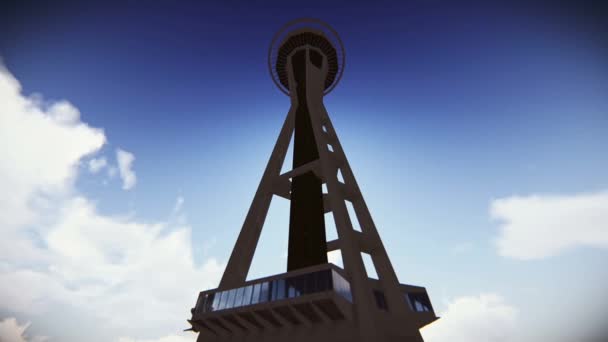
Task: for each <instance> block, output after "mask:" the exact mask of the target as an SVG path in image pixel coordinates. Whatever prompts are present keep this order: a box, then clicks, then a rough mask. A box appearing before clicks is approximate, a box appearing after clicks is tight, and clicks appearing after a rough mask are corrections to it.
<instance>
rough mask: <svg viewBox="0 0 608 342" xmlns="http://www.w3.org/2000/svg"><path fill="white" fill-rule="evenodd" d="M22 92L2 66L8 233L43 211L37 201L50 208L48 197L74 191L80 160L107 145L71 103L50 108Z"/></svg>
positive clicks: (1, 164)
mask: <svg viewBox="0 0 608 342" xmlns="http://www.w3.org/2000/svg"><path fill="white" fill-rule="evenodd" d="M20 92H21V85H20V84H19V82H18V81H17V80H16V79H15V78H14V77H13V76H12V75H11V74H10V73H9V72H8V71H7V70H6V69H5V68H4V67H2V66H1V65H0V156H1V158H0V175H1V177H0V189H2V193H3V194H4V195H3V196H1V197H0V226H1V227H3V229H7V228H8V227H15V226H20V225H23V224H27V223H30V222H32V221H34V220H35V219H36V218H37V216H38V214H39V212H37V211H36V210H33V208H32V206H31V205H30V204H32V202H35V204H36V205H38V206H39V207H45V206H46V205H48V202H49V198H48V196H50V195H58V194H61V193H63V192H65V191H66V190H69V189H70V187H71V184H72V182H73V180H74V178H75V176H76V172H77V168H76V166H77V163H78V161H79V160H80V158H82V157H83V156H86V155H89V154H92V153H93V152H95V151H97V150H98V149H99V148H100V147H101V146H102V145H103V144H104V143H105V136H104V134H103V131H102V130H100V129H96V128H92V127H90V126H88V125H86V124H84V123H82V122H79V121H77V120H78V119H77V118H78V117H79V113H78V110H77V109H76V108H74V107H73V106H72V105H71V104H70V103H69V102H67V101H59V102H55V103H50V104H46V103H43V102H42V101H40V99H39V98H28V97H24V96H23V95H21V93H20ZM9 194H10V196H9ZM2 240H4V241H6V240H7V239H6V238H5V237H3V239H2ZM9 240H10V239H9ZM0 250H2V248H1V247H0Z"/></svg>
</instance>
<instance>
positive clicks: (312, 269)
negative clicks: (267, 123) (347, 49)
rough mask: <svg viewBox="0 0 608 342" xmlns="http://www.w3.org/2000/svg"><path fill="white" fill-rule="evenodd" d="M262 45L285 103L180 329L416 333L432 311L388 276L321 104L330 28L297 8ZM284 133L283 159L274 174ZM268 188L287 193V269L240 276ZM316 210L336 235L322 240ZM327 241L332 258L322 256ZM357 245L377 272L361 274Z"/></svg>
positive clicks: (334, 39)
mask: <svg viewBox="0 0 608 342" xmlns="http://www.w3.org/2000/svg"><path fill="white" fill-rule="evenodd" d="M268 55H269V56H268V67H269V70H270V73H271V75H272V79H273V81H274V82H275V84H276V85H277V86H278V87H279V89H280V90H281V91H282V92H284V93H285V94H287V95H288V96H289V97H290V99H291V108H290V110H289V112H288V114H287V118H286V119H285V122H284V123H283V127H282V129H281V132H280V134H279V137H278V139H277V142H276V144H275V146H274V149H273V151H272V154H271V156H270V160H269V161H268V164H267V166H266V169H265V171H264V174H263V176H262V180H261V182H260V184H259V187H258V189H257V192H256V194H255V197H254V199H253V202H252V204H251V207H250V208H249V212H248V213H247V216H246V218H245V222H244V224H243V227H242V229H241V232H240V234H239V236H238V239H237V241H236V245H235V247H234V249H233V250H232V254H231V256H230V259H229V261H228V264H227V266H226V269H225V271H224V274H223V277H222V279H221V281H220V284H219V287H218V288H217V289H212V290H207V291H203V292H201V293H200V294H199V297H198V300H197V303H196V306H195V307H194V308H193V309H192V310H191V312H192V318H191V319H190V320H189V322H190V324H191V325H192V328H191V329H190V330H193V331H195V332H199V337H198V341H199V342H203V341H290V342H299V341H317V342H324V341H402V342H409V341H422V337H421V336H420V333H419V329H420V328H421V327H422V326H424V325H426V324H429V323H431V322H433V321H435V320H436V319H437V317H436V316H435V312H434V311H433V307H432V305H431V302H430V300H429V297H428V295H427V292H426V289H425V288H423V287H418V286H413V285H405V284H400V283H399V280H398V279H397V275H396V274H395V271H394V269H393V267H392V265H391V262H390V260H389V258H388V255H387V253H386V250H385V249H384V245H383V244H382V241H381V239H380V236H379V235H378V231H377V230H376V226H375V225H374V221H373V220H372V217H371V215H370V213H369V210H368V208H367V205H366V204H365V201H364V199H363V196H362V194H361V191H360V189H359V186H358V185H357V182H356V180H355V177H354V175H353V172H352V170H351V168H350V166H349V164H348V161H347V159H346V155H345V154H344V151H343V149H342V146H341V145H340V141H339V140H338V136H337V135H336V131H335V130H334V127H333V125H332V123H331V120H330V118H329V116H328V114H327V112H326V110H325V107H324V105H323V97H324V96H325V95H326V94H328V93H329V92H330V91H331V90H333V88H334V87H335V86H336V84H337V83H338V82H339V80H340V78H341V75H342V73H343V71H344V62H345V55H344V48H343V45H342V42H341V40H340V38H339V36H338V35H337V33H336V32H335V31H334V30H333V29H332V28H330V27H329V26H328V25H327V24H324V23H323V22H321V21H318V20H313V19H299V20H297V21H294V22H291V23H288V24H287V25H285V26H284V27H283V28H282V29H281V30H279V32H278V33H277V34H276V35H275V37H274V39H273V41H272V43H271V46H270V49H269V53H268ZM292 135H293V144H294V145H293V169H292V170H291V171H288V172H285V173H282V174H281V167H282V165H283V162H284V160H285V156H286V154H287V150H288V147H289V143H290V140H291V137H292ZM338 174H341V175H342V178H343V179H342V180H340V179H339V178H338ZM323 184H325V186H326V188H327V193H323ZM273 196H281V197H283V198H286V199H288V200H290V221H289V246H288V261H287V272H286V273H282V274H278V275H273V276H269V277H265V278H261V279H255V280H249V281H247V280H246V278H247V273H248V271H249V268H250V266H251V261H252V259H253V256H254V253H255V249H256V246H257V243H258V240H259V237H260V234H261V231H262V227H263V225H264V220H265V218H266V215H267V213H268V209H269V207H270V202H271V200H272V197H273ZM347 205H349V206H350V205H352V207H353V208H354V213H355V215H354V217H353V216H349V212H348V209H347ZM326 213H331V215H332V216H333V219H334V221H335V226H336V230H337V234H338V238H337V239H336V240H332V241H326V237H325V222H324V217H325V214H326ZM355 220H356V221H358V223H359V224H358V226H359V227H360V230H356V229H353V227H354V226H353V222H355ZM336 250H340V252H341V254H342V260H343V265H344V267H343V268H342V267H339V266H336V265H334V264H331V263H328V262H327V253H328V252H330V251H336ZM363 254H368V255H369V256H371V259H372V261H373V266H374V268H375V269H376V273H377V275H378V279H373V278H370V277H369V276H368V274H367V273H366V269H365V265H364V262H363V256H362V255H363Z"/></svg>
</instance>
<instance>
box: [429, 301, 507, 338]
mask: <svg viewBox="0 0 608 342" xmlns="http://www.w3.org/2000/svg"><path fill="white" fill-rule="evenodd" d="M439 316H441V319H439V320H438V321H435V322H434V323H433V324H430V325H428V326H426V327H424V328H423V329H421V331H420V332H421V334H422V336H423V337H424V340H425V341H426V342H511V341H514V340H516V333H517V316H518V310H517V309H516V308H514V307H513V306H511V305H509V304H507V303H506V302H505V300H504V298H502V297H501V296H500V295H497V294H492V293H490V294H481V295H479V296H465V297H458V298H456V299H454V300H453V301H451V302H450V303H449V304H448V306H447V309H446V310H445V312H443V313H440V314H439Z"/></svg>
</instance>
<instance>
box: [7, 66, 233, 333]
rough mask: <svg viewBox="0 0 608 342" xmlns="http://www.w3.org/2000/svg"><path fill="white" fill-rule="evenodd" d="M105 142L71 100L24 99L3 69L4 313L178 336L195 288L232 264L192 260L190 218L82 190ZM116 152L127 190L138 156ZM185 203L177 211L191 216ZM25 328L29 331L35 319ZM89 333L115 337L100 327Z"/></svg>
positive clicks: (69, 325)
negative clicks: (110, 201) (116, 211)
mask: <svg viewBox="0 0 608 342" xmlns="http://www.w3.org/2000/svg"><path fill="white" fill-rule="evenodd" d="M105 141H106V138H105V134H104V132H103V130H101V129H99V128H94V127H91V126H89V125H87V124H86V123H84V122H82V121H81V116H80V112H79V111H78V110H77V109H76V108H75V107H74V106H73V105H72V104H70V103H69V102H67V101H56V102H45V101H44V100H43V99H42V97H41V96H35V97H27V96H24V95H23V94H21V86H20V85H19V82H18V81H17V80H16V79H15V78H14V77H13V76H12V75H11V74H10V73H9V72H8V71H7V70H6V69H5V68H0V189H2V193H3V195H2V196H0V233H1V234H2V239H0V312H3V311H4V312H15V313H18V314H21V315H24V316H26V317H47V318H48V317H49V315H51V314H52V315H56V314H58V311H57V308H58V307H60V308H62V310H67V309H68V308H70V310H74V311H75V312H76V313H77V314H76V316H77V317H78V318H77V320H79V319H80V317H81V316H82V317H85V316H86V317H92V318H93V320H94V322H95V323H94V324H91V326H98V327H99V329H103V333H104V334H110V335H112V332H116V333H114V335H113V336H114V340H118V338H119V337H120V336H129V337H130V338H140V337H146V338H149V337H154V336H165V337H164V338H165V340H163V339H162V338H161V339H160V340H159V341H173V340H167V339H169V338H176V337H175V336H180V335H176V332H179V331H181V330H182V329H184V328H186V327H187V322H186V318H188V317H189V314H190V312H189V308H191V307H192V306H193V305H194V302H195V301H196V294H197V292H198V291H199V290H200V289H201V288H208V287H213V286H215V285H216V283H217V281H218V280H219V277H220V275H221V272H222V270H223V268H224V265H223V263H221V262H219V261H218V260H216V259H213V258H208V259H207V260H206V261H205V262H204V263H202V264H200V265H198V264H195V263H194V260H193V255H192V242H191V236H190V232H191V228H190V226H189V225H188V224H187V222H186V221H185V220H177V222H174V221H175V220H171V218H169V219H168V220H166V221H165V222H142V221H140V220H138V219H136V218H135V217H134V215H106V214H103V213H100V212H99V210H98V208H97V206H96V204H95V202H94V201H93V200H91V199H90V198H88V197H87V196H86V195H84V194H81V193H79V191H78V189H77V188H76V187H75V180H76V179H77V177H78V176H79V175H78V165H79V163H81V162H82V161H83V160H84V159H85V158H88V157H89V156H91V155H93V154H95V153H97V152H98V151H99V150H100V148H101V147H102V146H103V145H104V143H105ZM16 147H18V148H16ZM117 159H118V164H119V167H120V174H121V177H122V178H123V181H124V187H125V188H131V187H132V186H134V184H135V181H136V180H135V174H134V173H133V171H132V170H131V167H132V163H133V160H134V157H133V155H132V154H131V153H128V152H126V151H122V150H119V151H117ZM6 194H10V196H8V195H6ZM183 201H184V200H183V198H182V199H178V201H177V204H176V207H175V208H174V210H173V212H172V215H177V216H178V217H185V216H184V215H183V213H181V211H182V204H181V203H183ZM169 209H170V208H169ZM42 319H45V318H42ZM45 320H46V319H45ZM32 321H33V322H34V324H35V325H36V326H38V325H37V324H36V321H35V319H32ZM79 323H80V322H78V321H74V320H66V321H65V326H56V325H52V329H56V330H54V333H53V332H49V333H48V335H50V336H51V337H53V338H55V339H57V340H64V339H62V338H60V337H59V338H58V337H56V336H54V335H57V334H61V333H62V332H67V331H69V332H70V333H72V332H77V330H78V329H79V328H78V326H79ZM4 325H5V326H9V325H10V326H11V327H13V328H15V327H14V326H15V325H16V322H13V321H9V322H8V323H6V322H5V323H4ZM19 327H21V329H22V330H16V331H17V332H19V331H21V336H23V333H24V332H25V329H26V328H27V326H25V328H23V327H24V326H23V325H21V326H19ZM7 329H8V328H7ZM13 330H14V329H13ZM13 330H11V331H13ZM125 332H127V333H125ZM81 334H85V336H87V340H90V341H107V339H103V338H102V337H99V336H98V335H99V334H97V333H96V332H95V331H81ZM0 336H2V335H0ZM16 336H19V335H16ZM184 336H187V335H184ZM5 339H6V340H8V338H6V337H2V341H4V340H5ZM78 340H82V339H78ZM18 341H19V340H18ZM135 341H138V340H135ZM144 341H145V340H144Z"/></svg>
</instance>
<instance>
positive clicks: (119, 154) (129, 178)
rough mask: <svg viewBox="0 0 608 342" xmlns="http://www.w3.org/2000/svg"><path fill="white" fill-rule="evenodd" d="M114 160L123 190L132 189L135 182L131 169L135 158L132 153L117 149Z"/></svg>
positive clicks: (133, 172) (135, 178)
mask: <svg viewBox="0 0 608 342" xmlns="http://www.w3.org/2000/svg"><path fill="white" fill-rule="evenodd" d="M116 160H117V161H118V172H119V173H120V178H121V179H122V188H123V189H124V190H129V189H132V188H133V187H134V186H135V183H136V182H137V177H136V176H135V171H133V169H132V167H133V161H134V160H135V156H134V155H133V153H130V152H127V151H124V150H121V149H117V150H116Z"/></svg>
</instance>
